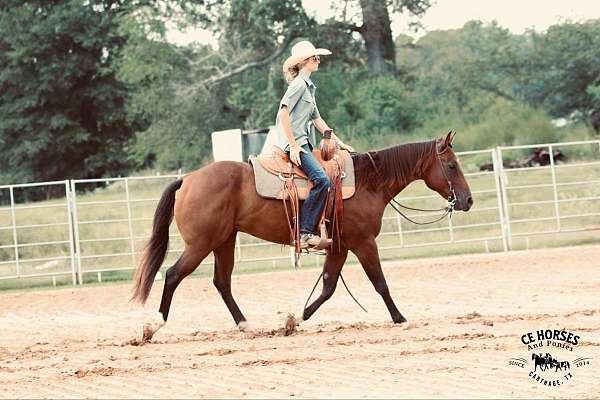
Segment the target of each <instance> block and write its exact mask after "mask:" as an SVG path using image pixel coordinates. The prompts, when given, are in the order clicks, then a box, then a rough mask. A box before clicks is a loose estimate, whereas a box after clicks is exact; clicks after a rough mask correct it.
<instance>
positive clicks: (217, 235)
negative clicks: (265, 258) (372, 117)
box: [133, 132, 473, 340]
mask: <svg viewBox="0 0 600 400" xmlns="http://www.w3.org/2000/svg"><path fill="white" fill-rule="evenodd" d="M453 138H454V134H453V133H452V132H450V133H448V135H446V137H445V138H440V139H436V140H431V141H428V142H421V143H409V144H403V145H398V146H394V147H390V148H387V149H384V150H379V151H372V152H369V153H356V154H353V155H352V162H353V164H354V172H355V180H356V188H355V192H354V195H353V196H352V197H351V198H349V199H347V200H344V202H343V214H344V215H343V222H342V224H343V226H342V229H341V232H342V235H341V240H340V243H338V244H336V245H335V250H329V251H328V252H327V256H326V258H325V264H324V267H323V272H324V274H323V290H322V292H321V294H320V296H319V297H318V298H317V299H316V300H315V301H314V302H313V303H312V304H311V305H310V306H308V307H307V308H306V309H305V310H304V314H303V320H307V319H308V318H310V316H311V315H313V314H314V312H315V311H316V310H317V309H318V308H319V307H320V306H321V304H323V302H325V301H326V300H327V299H329V298H330V297H331V295H332V294H333V292H334V291H335V288H336V284H337V281H338V278H339V276H340V272H341V270H342V267H343V266H344V262H345V261H346V257H347V255H348V251H351V252H352V253H354V254H355V255H356V257H357V258H358V260H359V261H360V263H361V265H362V267H363V268H364V270H365V273H366V274H367V276H368V277H369V279H370V281H371V282H372V283H373V286H374V287H375V290H376V291H377V293H379V294H380V295H381V297H382V298H383V301H384V302H385V305H386V307H387V309H388V311H389V312H390V315H391V317H392V320H393V321H394V322H395V323H402V322H405V321H406V319H405V318H404V316H402V314H401V313H400V311H398V308H397V307H396V305H395V304H394V301H393V300H392V298H391V296H390V292H389V290H388V286H387V283H386V281H385V277H384V275H383V272H382V269H381V264H380V260H379V253H378V249H377V243H376V242H375V238H376V237H377V235H378V234H379V232H380V230H381V223H382V218H383V214H384V210H385V208H386V206H387V204H388V203H389V202H390V201H391V200H392V199H393V198H394V197H395V196H396V195H397V194H398V193H400V192H401V191H402V190H403V189H404V188H405V187H406V186H407V185H408V184H410V183H411V182H413V181H415V180H418V179H422V180H423V181H424V182H425V184H426V185H427V186H428V187H429V188H430V189H432V190H434V191H436V192H437V193H439V194H440V195H441V196H442V197H443V198H444V199H448V200H449V201H450V202H451V204H452V206H451V207H453V208H454V209H457V210H462V211H468V210H469V209H470V208H471V206H472V204H473V199H472V197H471V191H470V189H469V185H468V184H467V182H466V180H465V177H464V175H463V172H462V169H461V167H460V165H459V162H458V159H457V157H456V155H455V154H454V152H453V151H452V139H453ZM176 192H177V196H175V193H176ZM173 216H175V221H176V223H177V227H178V228H179V232H180V234H181V237H182V239H183V242H184V244H185V246H184V251H183V254H182V255H181V257H180V258H179V259H178V260H177V262H176V263H175V265H173V266H172V267H171V268H169V269H168V270H167V272H166V278H165V285H164V289H163V293H162V300H161V303H160V308H159V312H160V314H162V319H161V320H160V321H157V322H155V323H154V324H152V325H147V326H146V328H145V332H144V336H145V339H147V340H148V339H150V338H151V337H152V335H153V334H154V333H155V332H156V330H158V329H159V328H160V327H161V326H162V325H164V323H165V322H166V321H167V317H168V315H169V308H170V306H171V300H172V298H173V293H174V291H175V289H176V288H177V286H178V285H179V283H180V282H181V281H182V280H183V279H184V278H185V277H186V276H188V275H189V274H191V273H192V272H193V271H194V270H195V269H196V268H197V267H198V265H199V264H200V263H201V262H202V260H203V259H204V258H205V257H206V256H208V255H209V254H210V253H211V252H213V253H214V259H215V266H214V278H213V282H214V285H215V287H216V288H217V289H218V291H219V293H220V294H221V297H222V298H223V301H224V302H225V304H226V305H227V308H228V309H229V311H230V313H231V315H232V317H233V319H234V321H235V323H236V324H237V325H238V327H240V329H244V328H245V327H246V326H247V324H246V317H244V315H243V314H242V312H241V311H240V309H239V307H238V305H237V304H236V302H235V300H234V298H233V295H232V293H231V274H232V271H233V268H234V250H235V242H236V235H237V233H238V232H245V233H248V234H250V235H252V236H255V237H258V238H260V239H264V240H266V241H269V242H273V243H280V244H287V245H289V244H290V230H289V225H288V220H287V219H286V218H287V215H286V210H285V209H284V205H283V203H282V201H281V200H275V199H265V198H263V197H260V196H259V195H258V193H257V190H256V187H255V178H254V173H253V168H252V166H251V165H250V164H249V163H240V162H233V161H219V162H214V163H212V164H210V165H207V166H205V167H203V168H201V169H199V170H197V171H195V172H192V173H190V174H189V175H187V176H185V177H184V178H182V179H179V180H177V181H175V182H173V183H171V184H170V185H169V186H168V187H167V188H166V190H165V191H164V193H163V195H162V197H161V199H160V201H159V203H158V206H157V209H156V212H155V215H154V225H153V230H152V236H151V238H150V241H149V242H148V244H147V246H146V248H145V251H144V254H143V257H142V260H141V263H140V265H139V267H138V270H137V272H136V276H135V278H134V294H133V299H134V300H136V301H139V302H141V303H144V302H145V301H146V299H147V298H148V295H149V293H150V289H151V288H152V283H153V281H154V277H155V276H156V274H157V272H158V270H159V269H160V267H161V265H162V263H163V261H164V258H165V254H166V252H167V247H168V242H169V225H170V223H171V221H172V219H173Z"/></svg>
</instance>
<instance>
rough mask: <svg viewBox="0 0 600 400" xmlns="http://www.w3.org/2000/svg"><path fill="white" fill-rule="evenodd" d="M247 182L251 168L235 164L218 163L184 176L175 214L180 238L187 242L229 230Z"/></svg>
mask: <svg viewBox="0 0 600 400" xmlns="http://www.w3.org/2000/svg"><path fill="white" fill-rule="evenodd" d="M248 179H251V180H252V182H253V176H252V169H251V167H250V166H249V165H248V164H246V163H241V162H236V161H217V162H214V163H211V164H208V165H206V166H204V167H202V168H200V169H198V170H196V171H194V172H192V173H190V174H188V175H186V176H185V177H184V178H183V184H182V185H181V188H180V189H179V190H178V191H177V194H176V200H175V211H174V214H175V220H176V222H177V226H178V227H179V231H180V232H181V235H182V237H183V239H184V240H185V241H186V242H188V240H189V241H193V240H196V238H195V236H196V235H198V234H199V232H207V231H209V232H210V231H211V230H212V231H213V232H215V234H217V236H218V233H219V232H220V231H223V232H225V231H227V230H229V228H230V225H231V226H233V225H232V224H234V222H235V216H236V210H237V209H238V208H239V204H240V201H241V197H242V194H241V192H242V191H244V189H243V188H244V187H246V186H248V183H249V182H248ZM252 184H253V183H252ZM213 225H214V226H213ZM200 226H202V229H198V228H199V227H200Z"/></svg>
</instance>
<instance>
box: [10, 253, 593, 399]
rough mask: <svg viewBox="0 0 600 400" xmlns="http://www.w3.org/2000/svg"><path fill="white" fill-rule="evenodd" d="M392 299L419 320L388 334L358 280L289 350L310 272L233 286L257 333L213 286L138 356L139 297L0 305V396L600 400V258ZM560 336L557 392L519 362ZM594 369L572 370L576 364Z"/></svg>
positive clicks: (426, 266)
mask: <svg viewBox="0 0 600 400" xmlns="http://www.w3.org/2000/svg"><path fill="white" fill-rule="evenodd" d="M384 270H385V273H386V277H387V280H388V285H389V286H390V291H391V292H392V296H393V298H394V299H395V301H396V303H397V305H398V308H399V309H400V311H401V312H402V313H403V314H404V315H405V316H406V317H407V319H408V320H409V322H408V323H407V324H403V325H402V326H394V325H393V324H392V323H391V322H390V317H389V314H388V312H387V310H386V308H385V306H384V304H383V301H382V300H381V298H380V297H379V295H377V294H376V292H375V291H374V289H373V287H372V286H371V283H370V282H369V281H368V280H367V278H366V276H365V275H364V273H363V271H362V269H361V268H360V267H359V266H356V265H348V266H346V268H345V270H344V276H345V278H346V281H347V283H348V284H349V286H350V288H351V290H352V291H353V293H354V295H355V296H356V297H357V298H358V299H359V300H360V301H361V302H362V303H363V305H365V307H366V308H367V309H368V310H369V312H368V313H364V312H363V311H362V310H360V309H359V308H358V306H357V305H356V304H354V303H353V301H352V299H351V298H350V297H349V296H348V294H347V293H346V291H345V289H344V287H343V285H341V283H340V285H338V289H337V291H336V293H335V294H334V296H333V298H332V299H331V300H330V301H328V302H327V303H325V304H324V305H323V306H322V307H321V309H319V310H318V311H317V313H316V314H315V315H314V316H313V318H312V319H311V320H309V321H306V322H303V323H302V324H301V325H300V326H299V328H298V329H299V330H298V332H296V333H295V334H293V335H291V336H284V335H283V334H282V333H281V329H280V328H282V327H283V321H284V319H285V317H286V316H287V314H288V313H289V312H294V313H296V315H298V314H299V313H300V310H301V309H302V306H303V304H304V301H305V300H306V296H307V295H308V293H309V292H310V289H311V288H312V285H313V284H314V281H315V279H316V277H317V275H318V270H316V269H305V270H299V271H292V270H285V271H281V272H277V273H263V274H255V275H240V276H234V281H233V291H234V295H235V296H236V299H237V300H238V303H239V305H240V307H241V309H242V310H243V311H244V313H245V315H246V317H247V318H248V321H249V323H250V326H251V328H252V330H251V331H250V332H245V333H242V332H239V331H237V329H235V328H234V324H233V320H232V319H231V317H230V315H229V312H228V311H227V309H226V307H225V305H224V304H223V302H222V300H221V298H220V296H219V295H218V293H217V291H216V289H214V287H213V286H212V281H211V279H204V278H203V279H189V280H186V281H184V282H183V283H182V285H181V286H180V288H179V289H178V291H177V292H176V293H175V297H174V301H173V305H172V308H171V315H170V319H169V322H168V324H167V325H166V326H165V327H164V328H163V329H162V330H161V331H159V332H158V333H157V334H156V336H155V337H154V339H153V340H152V342H150V343H147V344H145V345H143V346H135V345H131V344H130V341H131V339H133V338H134V336H135V334H136V332H139V330H140V329H139V327H140V326H141V325H142V323H143V322H144V320H145V318H147V316H148V314H150V313H151V312H152V313H153V312H155V309H157V308H158V303H159V300H160V294H161V291H162V282H156V283H157V284H156V285H155V286H154V288H153V291H152V294H151V297H150V300H149V302H148V304H147V306H146V308H145V309H142V308H141V307H136V306H133V305H130V304H129V303H128V302H127V300H128V296H129V290H130V286H129V284H119V285H114V286H108V285H105V286H99V287H83V288H76V289H73V288H67V289H60V290H46V291H35V292H33V291H32V292H25V293H15V292H12V293H5V294H0V303H1V304H2V307H1V309H0V397H2V398H15V397H27V398H38V397H46V398H48V397H49V398H65V397H66V398H83V397H92V398H126V397H127V398H131V397H135V398H139V397H143V398H157V397H158V398H165V397H177V398H183V397H194V398H199V397H208V398H222V397H236V398H238V397H248V398H257V397H259V398H282V397H294V398H295V397H309V398H314V397H334V398H342V397H343V398H348V397H350V398H357V397H370V398H372V397H395V398H397V397H411V398H414V397H428V398H430V397H436V398H439V397H446V398H448V397H450V398H457V397H468V398H482V397H483V398H489V397H494V398H507V397H511V398H514V397H527V398H531V397H536V398H540V397H561V398H564V397H569V398H575V397H577V398H598V397H600V380H599V379H598V376H599V374H598V370H597V368H598V365H599V364H600V246H584V247H573V248H562V249H550V250H538V251H530V252H515V253H511V254H483V255H472V256H460V257H448V258H436V259H427V260H416V261H414V260H413V261H397V262H387V263H384ZM540 329H544V330H546V329H560V330H562V329H564V330H566V331H568V332H573V333H575V334H577V335H579V336H580V339H579V342H578V344H577V345H575V346H573V347H574V348H573V351H567V350H566V349H557V348H551V349H548V348H544V349H543V351H544V352H547V351H550V352H551V353H552V355H553V356H554V357H557V358H559V359H566V360H569V361H571V368H570V374H571V377H570V379H569V380H568V381H567V380H566V379H565V378H563V376H564V375H565V374H566V373H562V372H558V373H556V374H554V373H548V374H547V377H548V376H549V377H557V378H559V381H560V383H561V384H560V386H554V387H551V386H550V387H549V386H545V385H544V384H542V383H540V382H536V381H535V380H534V379H533V378H531V377H530V376H529V371H532V370H533V365H532V362H531V361H529V363H528V365H526V366H525V367H524V368H520V367H518V366H514V365H512V366H511V365H509V359H511V358H523V359H526V360H531V356H532V354H531V352H530V351H528V350H527V347H526V346H525V345H523V344H522V343H521V336H522V335H524V334H526V333H528V332H534V335H535V332H537V330H540ZM581 357H587V358H591V360H588V362H589V365H584V366H581V367H577V366H576V365H575V363H574V362H573V360H574V359H576V358H581Z"/></svg>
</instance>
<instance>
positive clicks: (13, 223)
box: [9, 186, 21, 277]
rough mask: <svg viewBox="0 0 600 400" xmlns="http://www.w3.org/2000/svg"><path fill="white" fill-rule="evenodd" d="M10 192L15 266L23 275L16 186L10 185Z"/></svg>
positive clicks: (18, 272)
mask: <svg viewBox="0 0 600 400" xmlns="http://www.w3.org/2000/svg"><path fill="white" fill-rule="evenodd" d="M9 192H10V218H11V221H12V234H13V244H14V245H15V267H16V269H17V276H18V277H20V276H21V265H20V263H19V241H18V239H17V218H16V216H15V194H14V187H13V186H10V187H9Z"/></svg>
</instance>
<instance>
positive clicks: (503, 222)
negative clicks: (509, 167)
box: [492, 147, 512, 251]
mask: <svg viewBox="0 0 600 400" xmlns="http://www.w3.org/2000/svg"><path fill="white" fill-rule="evenodd" d="M492 162H493V165H494V177H495V180H496V197H497V198H498V215H499V217H500V227H501V230H502V246H503V247H504V251H508V250H512V232H511V229H510V216H509V214H508V195H507V192H506V184H505V182H504V174H505V172H504V165H503V161H502V150H501V149H500V147H496V149H495V151H492Z"/></svg>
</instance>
